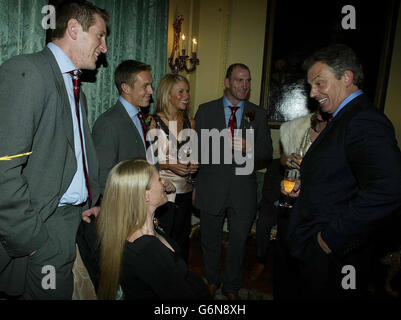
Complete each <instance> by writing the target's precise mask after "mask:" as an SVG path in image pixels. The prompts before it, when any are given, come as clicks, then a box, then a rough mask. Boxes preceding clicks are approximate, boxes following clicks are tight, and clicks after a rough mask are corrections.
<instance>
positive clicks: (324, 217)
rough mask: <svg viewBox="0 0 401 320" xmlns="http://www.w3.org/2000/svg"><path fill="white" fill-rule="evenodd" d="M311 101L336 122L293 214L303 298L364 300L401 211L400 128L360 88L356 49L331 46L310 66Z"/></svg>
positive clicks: (312, 156)
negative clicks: (376, 254)
mask: <svg viewBox="0 0 401 320" xmlns="http://www.w3.org/2000/svg"><path fill="white" fill-rule="evenodd" d="M304 66H305V69H306V70H307V79H308V83H309V84H310V85H311V92H310V96H311V97H312V98H314V99H316V100H317V101H318V102H319V105H320V108H321V109H322V110H323V111H324V112H327V113H329V114H331V115H332V119H331V120H330V121H329V123H328V125H327V127H326V128H325V129H324V130H323V131H322V133H321V134H320V135H319V136H318V138H317V139H316V140H315V142H314V143H313V144H312V145H311V147H310V148H309V150H308V152H307V153H306V155H305V157H304V158H303V161H302V164H301V183H300V184H297V185H296V186H295V189H294V191H293V193H292V196H297V197H298V198H297V200H296V204H295V206H294V208H293V209H292V212H291V215H290V226H289V231H288V237H289V243H290V248H291V253H292V255H294V256H295V257H297V258H298V259H299V265H300V271H301V275H300V280H301V288H302V297H303V298H323V299H325V298H354V297H365V296H366V292H367V284H368V275H369V272H370V270H369V267H370V259H371V257H370V253H371V244H372V239H374V235H375V232H377V231H378V230H379V228H382V227H383V223H384V221H387V220H388V219H391V218H392V217H393V216H394V215H396V214H398V212H399V209H400V207H401V188H400V181H401V154H400V150H399V148H398V146H397V141H396V139H395V135H394V129H393V126H392V124H391V122H390V121H389V120H388V119H387V117H386V116H385V115H384V114H383V113H382V112H381V111H379V110H378V109H376V108H375V107H374V106H373V105H372V104H371V103H370V101H369V99H368V97H367V96H366V95H365V94H364V93H363V91H362V90H361V89H360V88H361V87H362V84H363V71H362V67H361V65H360V63H359V62H358V59H357V57H356V55H355V53H354V51H353V50H352V49H350V48H349V47H347V46H345V45H341V44H337V45H332V46H329V47H325V48H323V49H321V50H319V51H318V52H316V53H315V54H313V55H312V56H311V57H310V58H308V59H307V60H306V61H305V63H304Z"/></svg>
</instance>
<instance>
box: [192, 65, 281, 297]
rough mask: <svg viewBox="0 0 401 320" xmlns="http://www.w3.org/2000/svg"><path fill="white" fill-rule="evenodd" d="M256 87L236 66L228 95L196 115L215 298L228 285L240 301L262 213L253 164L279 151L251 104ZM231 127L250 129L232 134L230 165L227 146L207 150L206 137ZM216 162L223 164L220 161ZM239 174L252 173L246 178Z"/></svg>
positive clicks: (199, 181)
mask: <svg viewBox="0 0 401 320" xmlns="http://www.w3.org/2000/svg"><path fill="white" fill-rule="evenodd" d="M250 84H251V76H250V71H249V68H248V67H247V66H246V65H244V64H240V63H236V64H233V65H231V66H230V67H229V68H228V70H227V74H226V78H225V80H224V85H225V95H224V96H223V97H222V98H220V99H217V100H214V101H211V102H208V103H205V104H202V105H200V106H199V109H198V111H197V113H196V115H195V121H196V131H197V134H198V139H199V145H200V146H201V147H200V150H201V152H200V154H199V155H200V156H202V157H204V156H205V155H206V154H209V157H208V158H207V159H201V161H200V167H199V172H198V174H197V177H196V196H195V206H196V207H197V208H199V209H200V224H201V245H202V251H203V260H204V265H205V272H206V278H207V280H208V283H209V290H210V293H211V295H212V296H214V295H215V293H216V290H217V288H218V286H219V285H220V284H221V282H223V287H222V291H223V293H224V294H226V295H227V297H228V298H229V299H238V291H239V289H240V288H241V285H242V264H243V257H244V251H245V243H246V239H247V236H248V234H249V231H250V228H251V225H252V222H253V219H254V217H255V214H256V198H257V197H256V175H255V172H253V170H252V169H253V163H254V161H255V160H265V159H267V160H268V159H270V158H271V156H272V151H273V150H272V143H271V138H270V130H269V127H268V124H267V118H266V115H265V112H263V110H262V109H261V108H259V107H258V106H257V105H255V104H253V103H250V102H248V101H247V98H248V96H249V92H250ZM231 106H234V107H237V109H232V108H230V107H231ZM231 125H234V126H235V127H234V129H235V128H238V129H247V130H242V136H238V135H237V131H233V132H234V134H233V135H230V139H232V143H233V148H234V149H233V151H232V150H231V143H229V144H228V158H229V159H228V160H229V161H228V162H227V161H225V160H227V143H225V144H223V145H220V148H219V147H217V148H216V147H214V146H213V145H212V146H211V148H208V147H205V145H207V144H208V141H209V140H210V139H209V138H208V137H206V136H205V135H204V133H205V131H206V132H208V131H209V130H213V129H214V130H215V133H217V132H218V133H222V132H224V130H226V131H227V127H230V130H231ZM230 130H228V131H230ZM247 133H252V134H253V135H252V138H251V139H249V138H248V139H244V137H245V136H246V134H247ZM253 138H254V139H253ZM218 139H219V137H218ZM213 140H214V139H213ZM251 140H252V141H251ZM230 141H231V140H230ZM225 142H227V139H225ZM202 145H203V146H202ZM252 145H253V146H254V148H252ZM250 146H251V148H250ZM205 148H206V149H205ZM208 151H210V152H208ZM219 152H220V153H219ZM238 155H243V156H244V159H246V161H245V163H246V165H245V167H244V166H243V165H240V164H239V163H240V161H238V157H237V156H238ZM233 158H234V159H233ZM216 159H218V161H217V163H216V162H215V161H214V160H216ZM249 160H250V162H251V164H252V168H250V170H248V169H249V168H248V169H244V168H246V166H247V165H248V164H249V163H250V162H249ZM239 169H244V170H245V171H248V172H245V174H244V173H242V174H241V172H240V170H239ZM226 214H227V216H228V221H229V231H230V233H229V244H228V248H227V255H226V262H225V272H224V279H223V281H221V276H220V269H221V246H222V228H223V222H224V218H225V215H226Z"/></svg>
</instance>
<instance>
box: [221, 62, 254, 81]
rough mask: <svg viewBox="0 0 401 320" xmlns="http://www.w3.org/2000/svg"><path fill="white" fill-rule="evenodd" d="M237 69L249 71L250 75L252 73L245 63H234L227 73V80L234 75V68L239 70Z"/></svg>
mask: <svg viewBox="0 0 401 320" xmlns="http://www.w3.org/2000/svg"><path fill="white" fill-rule="evenodd" d="M237 67H239V68H242V69H246V70H248V72H249V73H251V70H249V68H248V66H247V65H245V64H243V63H233V64H232V65H230V66H229V67H228V69H227V72H226V78H227V79H231V75H232V73H233V71H234V68H237Z"/></svg>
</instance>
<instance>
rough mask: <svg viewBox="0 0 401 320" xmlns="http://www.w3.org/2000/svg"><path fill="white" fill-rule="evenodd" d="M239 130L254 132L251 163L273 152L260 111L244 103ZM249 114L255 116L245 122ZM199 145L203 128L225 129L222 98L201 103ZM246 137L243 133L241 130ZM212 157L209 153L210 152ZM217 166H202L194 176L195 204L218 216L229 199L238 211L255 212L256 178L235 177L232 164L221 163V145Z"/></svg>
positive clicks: (249, 176) (268, 133)
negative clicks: (251, 130) (252, 130)
mask: <svg viewBox="0 0 401 320" xmlns="http://www.w3.org/2000/svg"><path fill="white" fill-rule="evenodd" d="M243 111H244V112H243V114H242V119H241V126H240V129H249V128H250V127H251V126H252V128H253V129H254V133H255V139H254V146H255V147H254V149H255V153H254V157H253V159H254V160H269V159H270V158H271V156H272V153H273V148H272V142H271V137H270V129H269V127H268V124H267V117H266V114H265V112H264V111H263V109H261V108H260V107H258V106H257V105H255V104H253V103H250V102H248V101H245V105H244V110H243ZM250 113H252V114H253V115H254V116H255V117H254V119H253V120H252V119H251V117H248V118H249V120H250V121H248V120H246V117H247V115H249V114H250ZM195 121H196V132H197V134H198V139H199V145H201V144H202V134H201V130H202V129H209V130H211V129H217V130H219V131H221V130H223V129H226V128H227V126H226V122H225V115H224V106H223V98H220V99H217V100H214V101H211V102H208V103H205V104H202V105H200V106H199V109H198V111H197V113H196V115H195ZM243 135H245V130H243ZM210 154H211V150H210ZM219 158H220V164H211V159H210V160H209V163H210V164H203V163H201V164H200V166H199V171H198V174H197V177H196V194H195V205H196V206H197V207H198V208H199V209H201V210H205V211H207V212H209V213H212V214H217V213H219V212H220V210H221V209H222V208H223V206H224V205H225V204H226V203H227V200H228V199H229V200H230V201H231V203H232V204H233V205H234V207H235V208H236V209H237V210H246V211H249V210H255V212H256V186H257V185H256V175H255V173H254V172H252V173H251V174H249V175H236V173H235V169H236V168H237V167H238V165H236V164H235V163H233V164H223V162H224V161H223V146H222V145H221V148H220V155H219Z"/></svg>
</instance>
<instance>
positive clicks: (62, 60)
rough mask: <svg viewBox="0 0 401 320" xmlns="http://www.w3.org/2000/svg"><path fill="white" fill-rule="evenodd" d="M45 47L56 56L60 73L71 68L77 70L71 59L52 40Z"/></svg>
mask: <svg viewBox="0 0 401 320" xmlns="http://www.w3.org/2000/svg"><path fill="white" fill-rule="evenodd" d="M47 47H48V48H49V49H50V51H51V52H52V53H53V55H54V57H55V58H56V61H57V64H58V66H59V68H60V70H61V73H67V72H69V71H72V70H77V67H76V66H75V65H74V64H73V63H72V61H71V59H70V58H69V57H68V56H67V54H66V53H65V52H64V51H63V49H61V48H60V47H59V46H58V45H56V44H54V43H53V42H49V43H48V44H47Z"/></svg>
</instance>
